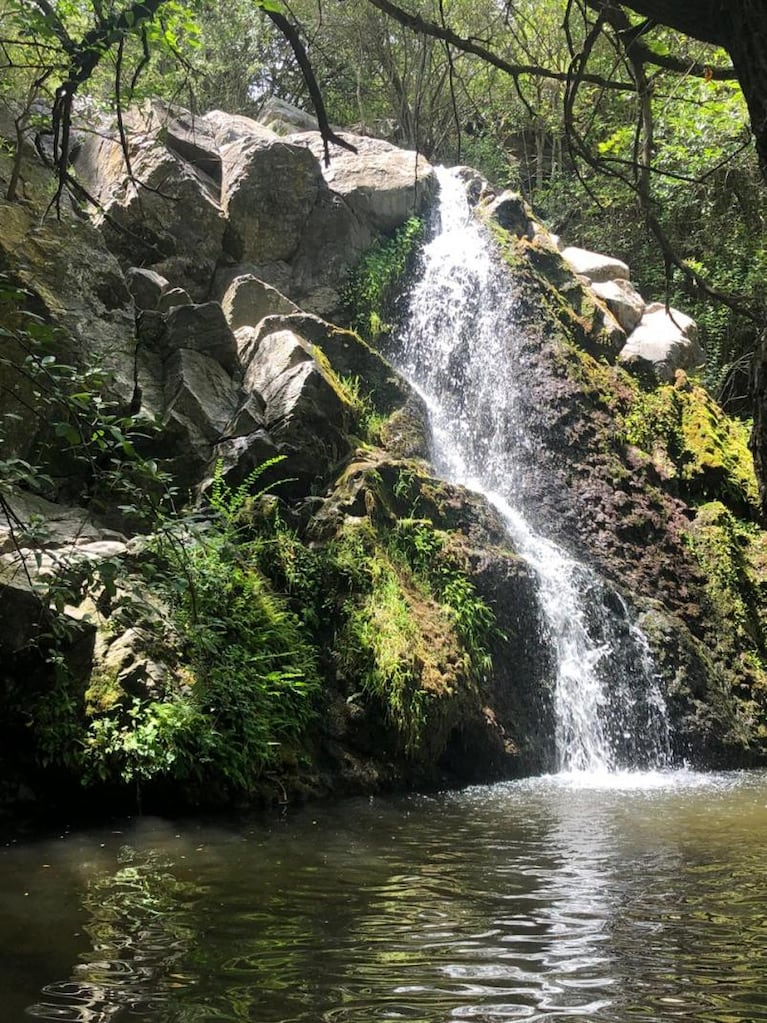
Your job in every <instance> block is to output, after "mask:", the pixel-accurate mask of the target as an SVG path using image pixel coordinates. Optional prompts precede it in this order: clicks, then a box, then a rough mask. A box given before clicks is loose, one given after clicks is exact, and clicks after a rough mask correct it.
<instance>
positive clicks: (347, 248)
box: [270, 182, 376, 319]
mask: <svg viewBox="0 0 767 1023" xmlns="http://www.w3.org/2000/svg"><path fill="white" fill-rule="evenodd" d="M375 237H376V230H375V228H374V227H373V225H372V224H371V223H370V222H369V221H364V220H362V219H361V218H360V217H359V216H358V215H357V214H356V213H355V212H354V211H353V210H352V208H351V207H350V205H349V203H348V202H347V201H346V200H345V199H344V198H343V197H342V196H340V195H338V194H337V193H334V192H332V191H331V190H330V189H329V188H328V186H327V185H326V184H325V182H323V183H322V186H321V188H320V190H319V193H318V196H317V201H316V203H315V204H314V207H313V209H312V212H311V214H310V215H309V219H308V221H307V223H306V230H305V231H304V234H303V236H302V238H301V242H300V244H299V247H298V250H297V252H296V254H295V256H294V257H293V259H292V261H291V263H292V267H291V273H290V279H289V281H286V282H285V285H284V287H285V288H286V289H289V291H290V294H291V296H292V297H293V298H294V299H295V301H296V302H298V304H299V305H300V306H301V307H302V309H305V310H306V311H307V312H310V313H315V314H317V315H318V316H323V317H325V318H326V319H334V318H335V317H336V316H337V314H338V312H339V309H340V308H341V305H342V301H341V296H340V292H341V289H342V288H343V285H344V284H345V283H346V280H347V275H348V272H349V268H350V267H352V266H354V264H355V263H357V262H358V261H359V260H360V259H361V258H362V256H363V255H364V253H365V252H366V251H367V250H368V249H369V248H370V245H371V244H372V242H373V239H374V238H375ZM270 280H272V283H275V284H276V283H277V281H276V279H274V278H273V277H270Z"/></svg>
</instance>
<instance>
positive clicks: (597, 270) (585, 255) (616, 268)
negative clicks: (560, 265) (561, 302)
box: [562, 245, 629, 284]
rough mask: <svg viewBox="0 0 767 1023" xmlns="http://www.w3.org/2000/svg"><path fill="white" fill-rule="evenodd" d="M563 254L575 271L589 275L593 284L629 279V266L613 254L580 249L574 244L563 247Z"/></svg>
mask: <svg viewBox="0 0 767 1023" xmlns="http://www.w3.org/2000/svg"><path fill="white" fill-rule="evenodd" d="M562 256H563V258H564V259H566V260H567V262H568V263H569V264H570V266H571V267H572V268H573V270H574V271H575V273H577V274H581V275H582V276H583V277H588V279H589V280H590V281H591V282H592V284H596V283H599V282H600V281H615V280H624V281H627V280H628V279H629V268H628V266H627V265H626V264H625V263H624V262H623V261H622V260H620V259H615V258H614V257H613V256H604V255H602V253H601V252H590V251H589V250H588V249H579V248H577V246H574V245H570V246H568V247H567V248H565V249H562Z"/></svg>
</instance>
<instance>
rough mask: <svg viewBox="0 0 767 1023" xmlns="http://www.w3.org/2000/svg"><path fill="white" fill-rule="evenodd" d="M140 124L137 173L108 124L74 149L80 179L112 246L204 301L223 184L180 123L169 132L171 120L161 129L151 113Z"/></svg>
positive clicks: (132, 152) (134, 143)
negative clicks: (205, 166) (203, 165)
mask: <svg viewBox="0 0 767 1023" xmlns="http://www.w3.org/2000/svg"><path fill="white" fill-rule="evenodd" d="M172 123H173V122H172V120H169V121H168V124H172ZM139 127H140V128H141V129H142V130H136V131H133V132H131V133H130V134H129V135H127V145H128V156H129V159H130V167H131V172H132V176H129V175H128V172H127V168H126V163H125V153H124V151H123V147H122V145H121V143H120V141H119V140H118V138H117V137H116V134H115V132H114V130H112V131H109V130H106V131H103V132H99V133H93V134H91V135H89V136H87V137H86V139H85V141H84V142H83V144H82V145H81V146H80V148H79V150H78V151H77V153H76V157H75V161H74V165H75V170H76V172H77V176H78V179H79V180H80V181H81V182H82V183H83V185H84V186H85V188H86V189H87V190H88V192H89V193H90V195H92V196H93V198H94V199H95V200H96V202H97V203H98V206H97V208H96V209H95V210H94V219H95V222H96V223H97V224H98V225H99V226H101V228H102V230H103V231H104V235H105V237H106V239H107V242H108V244H109V246H110V248H111V249H112V250H113V251H114V252H116V253H117V254H118V255H119V256H120V257H121V258H123V259H124V260H125V261H126V262H127V263H129V264H135V263H136V262H139V261H140V262H141V264H142V265H145V266H151V267H153V268H154V269H158V270H159V271H160V272H161V273H163V274H164V275H165V276H166V277H168V278H169V280H170V282H171V284H172V285H178V286H181V287H183V288H185V289H186V290H187V291H189V292H190V294H191V295H192V296H193V297H194V298H196V299H198V300H199V299H201V298H204V297H205V296H206V295H207V290H208V287H209V283H210V279H211V277H212V275H213V271H214V269H215V266H216V263H217V262H218V259H219V257H220V253H221V246H222V240H223V236H224V228H225V221H224V217H223V213H222V210H221V206H220V190H219V183H218V181H217V180H216V178H215V177H213V176H210V175H208V174H206V173H203V172H202V171H201V170H200V168H199V163H200V161H201V160H202V159H203V158H202V156H200V154H199V153H196V152H194V148H193V146H192V144H191V142H189V143H188V144H187V145H182V144H181V141H180V136H181V129H180V128H179V129H178V131H177V132H176V134H175V135H173V134H172V133H171V134H169V133H168V128H167V124H166V125H163V126H162V129H160V127H159V126H158V125H155V123H154V121H153V120H152V119H151V118H150V119H149V120H148V121H143V122H140V123H139ZM153 129H154V130H153ZM186 130H187V134H190V133H191V129H189V128H187V129H186ZM174 144H175V145H176V148H175V149H174V148H172V146H173V145H174ZM210 145H211V146H213V145H214V143H213V140H212V139H211V141H210ZM206 152H208V157H207V159H208V161H209V162H210V161H213V160H214V158H217V156H216V151H215V149H209V150H206ZM182 154H184V155H182ZM192 159H194V160H196V161H197V163H193V162H191V161H192Z"/></svg>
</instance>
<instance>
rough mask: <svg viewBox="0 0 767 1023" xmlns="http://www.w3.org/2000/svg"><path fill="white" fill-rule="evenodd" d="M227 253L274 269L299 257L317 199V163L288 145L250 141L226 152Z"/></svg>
mask: <svg viewBox="0 0 767 1023" xmlns="http://www.w3.org/2000/svg"><path fill="white" fill-rule="evenodd" d="M221 159H222V164H223V182H222V190H221V191H222V204H223V208H224V213H225V216H226V221H227V232H226V239H225V242H226V251H227V252H228V254H229V255H230V256H231V257H233V258H234V259H235V260H237V261H238V262H245V261H248V262H252V263H270V262H274V261H278V260H289V259H291V257H292V256H293V255H294V254H295V252H296V249H297V248H298V243H299V241H300V239H301V236H302V234H303V231H304V228H305V225H306V221H307V219H308V217H309V214H310V212H311V210H312V207H313V206H314V203H315V201H316V199H317V193H318V190H319V187H320V181H321V180H322V179H321V174H320V168H319V165H318V163H317V160H316V159H315V158H314V156H313V155H312V153H311V152H309V151H308V150H307V149H306V148H304V147H303V146H300V145H295V144H293V143H292V142H289V141H286V140H283V139H271V138H269V139H264V138H259V137H256V136H246V137H243V138H240V139H237V140H235V141H234V142H229V143H227V144H225V145H224V146H222V148H221Z"/></svg>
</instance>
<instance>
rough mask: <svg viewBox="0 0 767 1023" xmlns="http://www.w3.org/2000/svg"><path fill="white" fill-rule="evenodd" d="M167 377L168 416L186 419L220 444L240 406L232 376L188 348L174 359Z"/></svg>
mask: <svg viewBox="0 0 767 1023" xmlns="http://www.w3.org/2000/svg"><path fill="white" fill-rule="evenodd" d="M166 374H167V375H166V384H165V387H166V394H167V413H166V414H173V415H176V416H178V415H180V416H182V417H183V418H184V420H186V421H191V422H192V423H194V425H195V426H196V427H197V429H198V430H199V432H200V433H201V434H202V435H203V436H204V437H205V438H206V439H208V440H209V441H211V442H212V443H215V442H218V441H219V440H220V439H221V437H222V436H223V435H224V434H225V433H226V431H227V427H228V425H229V423H230V422H231V421H232V419H233V418H234V416H235V414H236V412H237V410H238V408H239V405H240V391H239V388H238V387H237V385H236V384H235V383H234V381H233V380H232V378H231V376H230V375H229V374H228V373H227V372H226V370H224V369H223V368H222V366H221V365H220V364H219V363H218V362H217V361H215V360H214V359H211V358H210V357H209V356H207V355H205V354H203V353H202V352H200V351H194V350H190V349H188V348H187V349H183V348H182V349H180V350H179V351H177V352H174V353H173V354H172V355H171V356H170V358H169V359H168V363H167V368H166Z"/></svg>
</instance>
